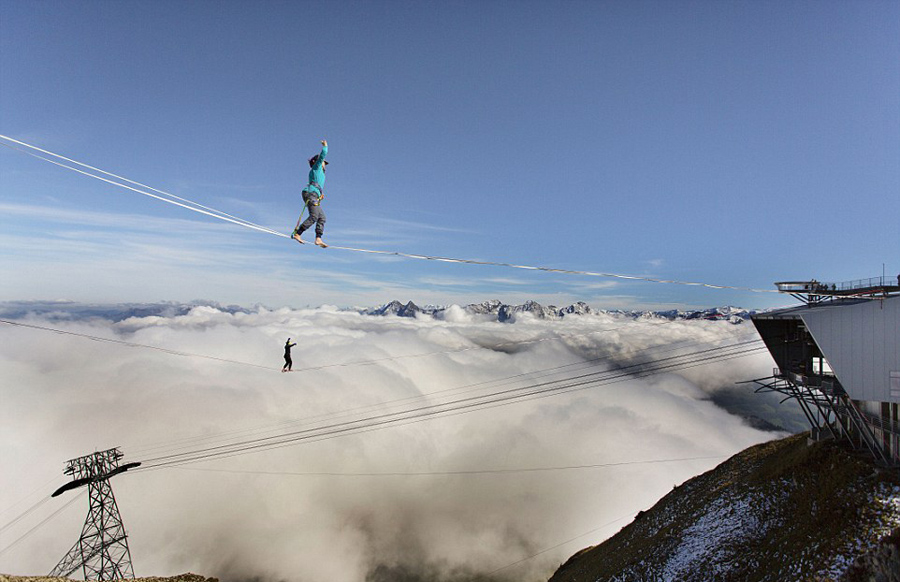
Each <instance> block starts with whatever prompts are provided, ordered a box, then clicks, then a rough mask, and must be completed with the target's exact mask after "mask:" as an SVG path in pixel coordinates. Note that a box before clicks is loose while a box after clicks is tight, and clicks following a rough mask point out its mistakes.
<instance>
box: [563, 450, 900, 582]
mask: <svg viewBox="0 0 900 582" xmlns="http://www.w3.org/2000/svg"><path fill="white" fill-rule="evenodd" d="M898 495H900V480H898V478H897V473H896V471H894V472H888V471H881V470H877V469H876V468H875V467H874V466H873V465H872V463H871V462H869V461H868V460H866V459H865V458H863V457H861V456H857V455H854V454H851V453H849V452H848V451H847V450H845V449H844V448H843V447H841V446H839V445H836V444H834V443H820V444H816V445H813V446H807V443H806V435H796V436H792V437H788V438H786V439H782V440H778V441H772V442H769V443H764V444H762V445H758V446H755V447H751V448H749V449H747V450H745V451H743V452H741V453H739V454H737V455H735V456H734V457H732V458H731V459H729V460H728V461H726V462H725V463H723V464H722V465H720V466H719V467H717V468H715V469H713V470H712V471H709V472H707V473H704V474H703V475H700V476H698V477H695V478H693V479H691V480H689V481H687V482H685V483H684V484H683V485H681V486H679V487H677V488H676V489H675V490H673V491H672V492H671V493H669V494H668V495H667V496H666V497H664V498H663V499H661V500H660V501H659V502H658V503H657V504H656V505H655V506H654V507H653V508H651V509H650V510H648V511H646V512H644V513H642V514H641V515H640V516H639V517H638V518H636V519H635V521H634V522H632V523H631V524H630V525H628V526H626V527H625V528H623V529H622V530H621V531H620V532H619V533H618V534H616V535H615V536H614V537H612V538H610V539H609V540H607V541H606V542H604V543H603V544H601V545H599V546H596V547H594V548H589V549H586V550H582V551H581V552H579V553H578V554H576V555H575V556H573V557H572V558H570V559H569V561H568V562H566V563H565V564H564V565H563V566H562V567H560V568H559V570H557V572H556V573H555V574H554V576H553V577H552V578H551V582H594V581H596V580H604V581H605V580H617V581H626V580H629V581H630V580H670V579H677V580H683V581H686V582H687V581H692V580H697V581H700V580H742V581H748V582H749V581H763V580H766V581H768V580H772V581H775V580H779V581H780V580H828V579H833V578H836V577H838V576H839V575H840V574H842V573H843V572H844V571H846V570H847V567H848V566H849V564H850V562H851V561H852V560H853V559H854V558H856V557H858V556H859V555H861V554H863V553H865V552H867V551H869V550H872V549H874V548H875V547H876V545H877V542H878V540H879V539H880V538H882V537H884V536H886V535H887V534H888V533H890V531H891V529H892V528H897V526H898V523H900V498H898Z"/></svg>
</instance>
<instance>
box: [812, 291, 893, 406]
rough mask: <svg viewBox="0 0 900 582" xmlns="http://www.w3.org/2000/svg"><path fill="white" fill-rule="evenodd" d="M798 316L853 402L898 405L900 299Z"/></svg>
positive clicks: (841, 306) (831, 308)
mask: <svg viewBox="0 0 900 582" xmlns="http://www.w3.org/2000/svg"><path fill="white" fill-rule="evenodd" d="M799 315H800V317H801V318H802V319H803V322H804V323H805V324H806V327H807V329H808V330H809V332H810V333H811V334H812V336H813V338H814V339H815V341H816V344H818V346H819V348H820V349H821V350H822V353H823V354H824V355H825V358H826V359H827V360H828V363H829V364H831V368H832V369H833V370H834V373H835V375H836V376H837V377H838V379H839V380H840V382H841V385H842V386H843V387H844V389H845V390H846V391H847V393H848V394H849V395H850V397H851V398H853V399H854V400H865V401H875V402H900V390H898V389H897V388H898V387H897V386H896V384H897V380H896V377H897V376H898V375H900V338H898V336H900V297H897V296H894V297H888V298H885V299H883V300H873V301H864V302H862V303H856V304H852V305H840V306H829V307H828V308H819V309H810V310H808V311H800V313H799ZM892 377H893V378H894V379H893V380H892ZM892 388H893V389H892Z"/></svg>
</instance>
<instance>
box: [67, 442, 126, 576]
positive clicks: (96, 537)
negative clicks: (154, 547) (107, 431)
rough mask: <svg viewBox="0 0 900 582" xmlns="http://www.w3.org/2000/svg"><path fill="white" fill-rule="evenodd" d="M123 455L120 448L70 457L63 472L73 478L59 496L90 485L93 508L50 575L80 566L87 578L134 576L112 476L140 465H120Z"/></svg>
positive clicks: (91, 505)
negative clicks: (76, 537) (77, 535)
mask: <svg viewBox="0 0 900 582" xmlns="http://www.w3.org/2000/svg"><path fill="white" fill-rule="evenodd" d="M123 456H124V455H123V454H122V452H121V451H120V450H119V449H118V448H113V449H108V450H106V451H101V452H98V453H94V454H92V455H86V456H84V457H79V458H77V459H72V460H70V461H69V462H68V463H67V465H66V469H65V471H64V473H65V474H66V475H71V476H72V481H70V482H69V483H66V484H65V485H63V486H62V487H60V488H59V489H57V490H56V491H55V492H54V493H53V495H52V497H56V496H57V495H60V494H62V493H64V492H66V491H69V490H71V489H77V488H79V487H81V486H83V485H87V486H88V493H89V495H90V499H91V502H90V508H89V509H88V514H87V518H86V519H85V521H84V527H83V528H82V529H81V537H80V538H78V541H77V542H76V543H75V545H74V546H72V549H71V550H69V552H68V553H67V554H66V555H65V557H64V558H63V559H62V560H60V562H59V563H58V564H57V565H56V567H55V568H53V571H52V572H50V574H49V575H50V576H51V577H61V578H65V577H67V576H69V575H70V574H72V573H73V572H75V571H76V570H78V569H79V568H81V569H82V570H83V572H84V579H85V580H98V581H99V580H122V579H124V578H134V570H133V569H132V567H131V551H130V550H129V549H128V537H127V535H126V534H125V526H124V525H123V524H122V517H121V516H120V515H119V507H118V506H117V505H116V498H115V496H114V495H113V490H112V485H110V483H109V479H110V478H111V477H113V476H114V475H118V474H119V473H124V472H125V471H127V470H128V469H132V468H134V467H137V466H139V465H140V463H127V464H125V465H121V466H120V465H119V460H120V459H121V458H122V457H123Z"/></svg>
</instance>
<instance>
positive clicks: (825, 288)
mask: <svg viewBox="0 0 900 582" xmlns="http://www.w3.org/2000/svg"><path fill="white" fill-rule="evenodd" d="M775 286H776V287H778V290H779V291H781V292H782V293H828V292H836V291H837V292H844V293H846V292H850V291H858V290H864V289H898V288H900V275H897V276H896V277H894V276H887V275H882V276H881V277H869V278H868V279H856V280H853V281H842V282H840V283H830V282H825V281H816V280H815V279H813V280H812V281H780V282H778V283H775Z"/></svg>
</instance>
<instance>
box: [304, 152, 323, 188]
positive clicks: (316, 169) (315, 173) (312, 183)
mask: <svg viewBox="0 0 900 582" xmlns="http://www.w3.org/2000/svg"><path fill="white" fill-rule="evenodd" d="M326 154H328V146H322V153H320V154H319V159H318V160H316V163H315V164H313V166H312V167H311V168H310V169H309V184H307V185H306V188H304V189H303V191H304V192H315V193H316V194H318V195H319V198H321V197H322V196H324V195H325V167H324V166H325V156H326Z"/></svg>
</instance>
